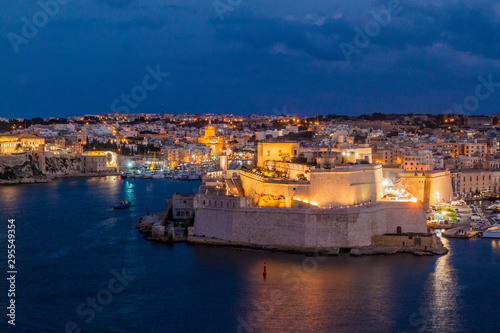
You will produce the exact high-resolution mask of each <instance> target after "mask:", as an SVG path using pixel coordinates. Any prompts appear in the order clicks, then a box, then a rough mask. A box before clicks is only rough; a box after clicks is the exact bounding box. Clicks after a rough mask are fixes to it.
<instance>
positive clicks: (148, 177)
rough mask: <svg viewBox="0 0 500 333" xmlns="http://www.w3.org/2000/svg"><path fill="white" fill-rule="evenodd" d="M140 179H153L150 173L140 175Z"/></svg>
mask: <svg viewBox="0 0 500 333" xmlns="http://www.w3.org/2000/svg"><path fill="white" fill-rule="evenodd" d="M142 178H143V179H151V178H153V173H152V172H144V174H143V175H142Z"/></svg>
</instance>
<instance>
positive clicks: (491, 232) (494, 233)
mask: <svg viewBox="0 0 500 333" xmlns="http://www.w3.org/2000/svg"><path fill="white" fill-rule="evenodd" d="M483 238H499V239H500V227H493V228H489V229H488V230H486V231H485V232H483Z"/></svg>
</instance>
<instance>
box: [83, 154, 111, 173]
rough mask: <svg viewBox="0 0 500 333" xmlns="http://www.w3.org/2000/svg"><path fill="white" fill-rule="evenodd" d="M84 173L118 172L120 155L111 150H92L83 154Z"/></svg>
mask: <svg viewBox="0 0 500 333" xmlns="http://www.w3.org/2000/svg"><path fill="white" fill-rule="evenodd" d="M82 159H83V160H82V172H83V173H117V172H118V163H117V162H118V156H117V155H116V153H114V152H111V151H106V152H103V151H92V152H85V153H84V154H83V155H82Z"/></svg>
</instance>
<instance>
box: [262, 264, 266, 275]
mask: <svg viewBox="0 0 500 333" xmlns="http://www.w3.org/2000/svg"><path fill="white" fill-rule="evenodd" d="M262 275H263V276H264V277H266V275H267V272H266V263H264V272H263V273H262Z"/></svg>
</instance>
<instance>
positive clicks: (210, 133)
mask: <svg viewBox="0 0 500 333" xmlns="http://www.w3.org/2000/svg"><path fill="white" fill-rule="evenodd" d="M198 143H200V144H204V145H207V146H209V147H210V149H211V154H212V155H219V154H220V153H221V151H222V148H224V140H223V139H222V138H220V137H218V136H216V135H215V127H213V126H212V125H211V123H210V124H209V125H208V126H207V127H205V135H204V136H203V137H202V138H198Z"/></svg>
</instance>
